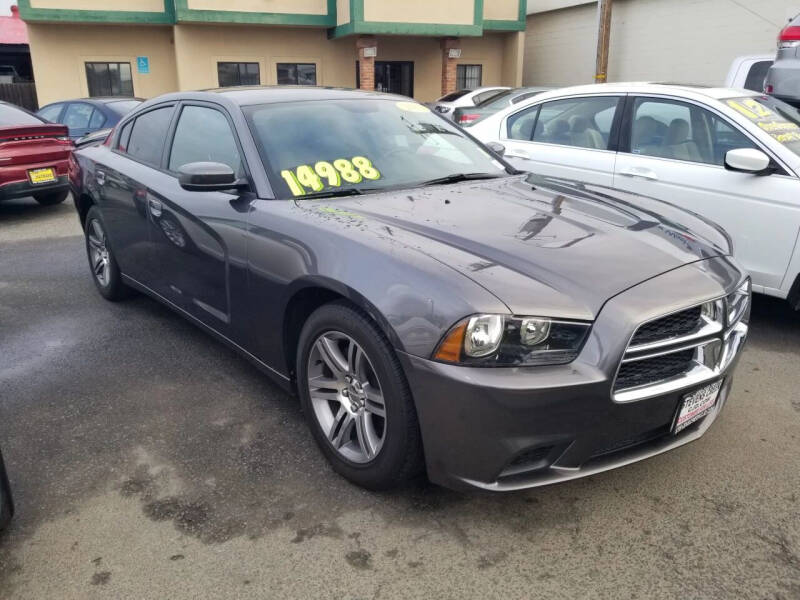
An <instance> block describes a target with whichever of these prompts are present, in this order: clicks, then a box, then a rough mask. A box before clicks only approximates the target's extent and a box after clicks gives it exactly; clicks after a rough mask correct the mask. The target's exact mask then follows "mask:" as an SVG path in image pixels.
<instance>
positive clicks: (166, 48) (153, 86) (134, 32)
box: [28, 23, 177, 106]
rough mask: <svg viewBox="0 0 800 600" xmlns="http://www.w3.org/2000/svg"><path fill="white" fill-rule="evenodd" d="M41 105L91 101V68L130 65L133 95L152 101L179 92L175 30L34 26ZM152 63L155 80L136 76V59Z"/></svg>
mask: <svg viewBox="0 0 800 600" xmlns="http://www.w3.org/2000/svg"><path fill="white" fill-rule="evenodd" d="M28 36H29V38H30V46H31V58H32V60H33V70H34V75H35V78H36V91H37V94H38V96H39V105H40V106H44V105H45V104H48V103H49V102H54V101H56V100H65V99H69V98H79V97H83V96H88V95H89V88H88V84H87V82H86V67H85V65H84V63H85V62H91V61H108V62H117V61H119V62H129V63H131V71H132V74H133V91H134V93H135V94H136V95H137V96H139V97H142V98H151V97H153V96H158V95H159V94H164V93H166V92H170V91H175V89H176V88H177V77H176V73H175V58H174V53H173V48H172V29H171V28H170V27H156V26H152V27H148V26H141V25H137V26H123V25H117V26H114V25H67V24H50V23H28ZM137 56H147V57H149V58H150V74H149V75H140V74H139V73H137V72H136V57H137Z"/></svg>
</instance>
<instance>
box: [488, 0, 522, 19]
mask: <svg viewBox="0 0 800 600" xmlns="http://www.w3.org/2000/svg"><path fill="white" fill-rule="evenodd" d="M518 16H519V2H518V0H484V2H483V18H484V19H497V20H502V21H516V20H517V17H518Z"/></svg>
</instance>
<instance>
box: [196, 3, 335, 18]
mask: <svg viewBox="0 0 800 600" xmlns="http://www.w3.org/2000/svg"><path fill="white" fill-rule="evenodd" d="M188 7H189V8H191V9H195V10H233V11H242V12H267V13H295V14H305V15H326V14H328V2H327V0H225V2H220V0H189V1H188Z"/></svg>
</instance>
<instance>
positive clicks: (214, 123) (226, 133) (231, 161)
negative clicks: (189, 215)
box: [169, 106, 242, 175]
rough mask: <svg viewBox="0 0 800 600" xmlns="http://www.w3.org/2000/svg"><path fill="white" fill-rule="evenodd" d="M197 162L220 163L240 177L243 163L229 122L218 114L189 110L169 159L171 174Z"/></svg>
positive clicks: (201, 108) (202, 110)
mask: <svg viewBox="0 0 800 600" xmlns="http://www.w3.org/2000/svg"><path fill="white" fill-rule="evenodd" d="M193 162H218V163H223V164H226V165H228V166H229V167H231V168H232V169H233V170H234V171H235V172H236V173H237V174H238V175H241V172H242V168H241V166H242V160H241V158H240V157H239V150H238V148H237V147H236V138H235V137H234V135H233V131H231V127H230V125H229V124H228V120H227V119H226V118H225V115H223V114H222V113H221V112H219V111H218V110H214V109H213V108H205V107H202V106H187V107H185V108H184V109H183V111H181V117H180V120H179V121H178V127H177V128H176V129H175V139H174V141H173V142H172V151H171V153H170V157H169V169H170V171H177V170H178V169H180V168H181V167H182V166H183V165H186V164H189V163H193Z"/></svg>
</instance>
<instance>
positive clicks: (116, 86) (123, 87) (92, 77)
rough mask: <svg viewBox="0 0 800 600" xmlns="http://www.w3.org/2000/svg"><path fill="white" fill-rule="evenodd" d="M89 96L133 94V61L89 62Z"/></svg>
mask: <svg viewBox="0 0 800 600" xmlns="http://www.w3.org/2000/svg"><path fill="white" fill-rule="evenodd" d="M86 81H87V83H88V84H89V96H91V97H93V98H94V97H96V96H133V78H132V77H131V63H121V62H87V63H86Z"/></svg>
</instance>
